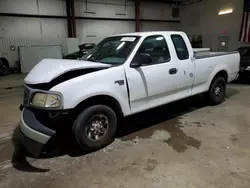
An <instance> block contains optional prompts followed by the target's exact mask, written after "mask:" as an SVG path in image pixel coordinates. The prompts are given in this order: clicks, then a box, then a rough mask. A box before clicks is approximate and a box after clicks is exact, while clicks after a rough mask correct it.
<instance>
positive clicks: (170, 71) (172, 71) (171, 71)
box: [169, 68, 177, 74]
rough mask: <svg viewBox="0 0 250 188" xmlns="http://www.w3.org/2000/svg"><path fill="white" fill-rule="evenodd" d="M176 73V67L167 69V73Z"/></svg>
mask: <svg viewBox="0 0 250 188" xmlns="http://www.w3.org/2000/svg"><path fill="white" fill-rule="evenodd" d="M176 73H177V69H176V68H172V69H170V70H169V74H176Z"/></svg>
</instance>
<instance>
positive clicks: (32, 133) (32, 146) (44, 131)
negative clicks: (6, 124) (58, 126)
mask: <svg viewBox="0 0 250 188" xmlns="http://www.w3.org/2000/svg"><path fill="white" fill-rule="evenodd" d="M55 134H56V131H54V130H52V129H50V128H48V127H46V126H45V125H43V124H42V123H41V122H39V121H38V120H37V118H36V117H35V115H34V113H33V112H32V111H31V110H29V109H27V108H23V110H22V114H21V121H20V134H19V140H20V142H21V144H22V146H23V147H24V148H25V149H26V150H27V151H28V152H29V153H31V154H32V155H34V156H39V154H40V153H41V151H42V149H43V147H44V145H45V144H46V143H47V142H48V141H49V140H50V139H51V137H52V136H54V135H55Z"/></svg>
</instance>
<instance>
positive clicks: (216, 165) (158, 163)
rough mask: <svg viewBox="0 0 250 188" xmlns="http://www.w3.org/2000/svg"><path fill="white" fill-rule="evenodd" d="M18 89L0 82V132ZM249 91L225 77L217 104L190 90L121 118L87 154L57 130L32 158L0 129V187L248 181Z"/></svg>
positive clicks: (13, 118)
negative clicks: (55, 141) (109, 139)
mask: <svg viewBox="0 0 250 188" xmlns="http://www.w3.org/2000/svg"><path fill="white" fill-rule="evenodd" d="M9 87H10V86H9ZM21 90H22V89H21V87H15V88H12V89H7V90H6V89H4V87H1V89H0V91H1V92H0V93H1V96H2V93H5V92H6V93H5V94H3V95H4V97H0V103H1V104H0V105H1V114H2V113H3V114H4V116H3V117H1V124H0V133H1V135H4V134H5V131H7V132H8V131H9V130H10V129H11V130H13V129H14V127H15V125H16V124H17V122H18V119H19V112H18V110H16V108H18V104H19V101H20V100H21V98H20V95H21V93H22V91H21ZM249 94H250V86H248V85H240V84H230V85H228V91H227V99H226V101H225V102H224V103H223V104H221V105H219V106H213V107H212V106H207V105H206V102H205V101H204V99H203V98H202V97H200V96H197V97H192V98H189V99H186V100H182V101H179V102H176V103H173V104H170V105H166V106H163V107H160V108H157V109H154V110H150V111H147V112H144V113H141V114H138V115H135V116H133V117H130V118H127V119H126V120H125V122H124V125H123V127H122V128H120V130H119V133H118V135H117V139H116V140H115V141H114V142H113V143H112V144H111V145H109V146H107V147H106V148H104V149H102V150H99V151H97V152H94V153H91V154H83V153H80V152H77V149H76V148H75V147H72V145H71V144H72V143H68V138H67V139H66V138H65V137H64V138H63V139H62V140H61V141H60V142H59V143H61V146H63V147H59V148H57V149H54V150H53V152H51V153H50V154H47V155H45V157H44V158H40V159H33V158H30V157H25V156H24V155H23V153H22V152H20V151H19V150H14V149H13V147H12V144H11V141H10V140H9V139H8V138H9V137H8V136H6V139H2V140H3V141H2V142H1V143H2V144H0V187H11V188H22V187H37V188H40V187H41V188H42V187H47V188H49V187H65V188H70V187H72V188H77V187H81V188H83V187H88V188H89V187H93V188H95V187H96V188H97V187H101V188H106V187H107V188H113V187H119V188H125V187H128V188H131V187H149V188H151V187H161V188H162V187H168V188H172V187H173V188H174V187H180V188H202V187H204V188H205V187H206V188H224V187H225V188H233V187H237V188H249V187H250V162H249V161H250V145H249V143H250V134H249V128H250V116H249V114H250V108H249V107H250V101H249ZM5 96H7V97H5ZM2 104H4V105H3V106H2ZM3 107H4V108H3ZM2 118H3V120H2ZM6 125H8V126H7V127H9V128H7V129H6ZM10 127H11V128H10ZM6 135H8V134H6ZM2 137H4V136H2Z"/></svg>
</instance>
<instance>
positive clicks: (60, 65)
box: [24, 59, 110, 84]
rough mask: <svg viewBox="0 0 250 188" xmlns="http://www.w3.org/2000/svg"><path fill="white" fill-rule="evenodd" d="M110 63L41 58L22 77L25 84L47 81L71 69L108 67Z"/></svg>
mask: <svg viewBox="0 0 250 188" xmlns="http://www.w3.org/2000/svg"><path fill="white" fill-rule="evenodd" d="M108 67H110V65H107V64H103V63H96V62H90V61H81V60H67V59H43V60H42V61H40V62H39V63H38V64H37V65H36V66H35V67H34V68H33V69H32V70H31V71H30V72H29V74H28V75H27V76H26V78H25V79H24V83H25V84H40V83H48V82H50V81H52V80H53V79H54V78H56V77H58V76H60V75H62V74H64V73H66V72H69V71H73V70H82V69H95V68H96V69H100V68H108Z"/></svg>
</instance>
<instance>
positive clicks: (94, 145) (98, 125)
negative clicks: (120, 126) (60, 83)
mask: <svg viewBox="0 0 250 188" xmlns="http://www.w3.org/2000/svg"><path fill="white" fill-rule="evenodd" d="M73 127H75V128H74V134H75V137H76V141H77V142H78V144H79V145H80V147H81V148H82V149H84V150H86V151H94V150H97V149H100V148H103V147H104V146H106V145H108V144H109V143H110V142H111V141H112V140H113V138H114V135H115V132H116V127H117V117H116V114H115V112H114V111H113V110H112V109H111V108H110V107H108V106H105V105H94V106H90V107H88V108H87V109H86V110H84V111H83V112H82V113H80V115H79V116H78V117H77V119H76V121H75V122H74V125H73Z"/></svg>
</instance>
